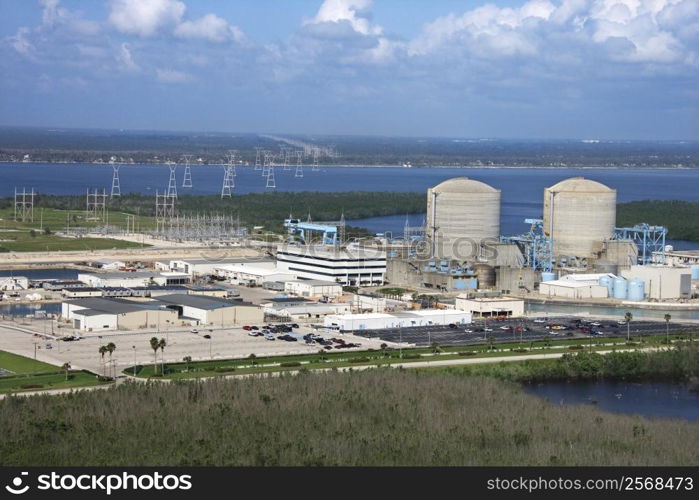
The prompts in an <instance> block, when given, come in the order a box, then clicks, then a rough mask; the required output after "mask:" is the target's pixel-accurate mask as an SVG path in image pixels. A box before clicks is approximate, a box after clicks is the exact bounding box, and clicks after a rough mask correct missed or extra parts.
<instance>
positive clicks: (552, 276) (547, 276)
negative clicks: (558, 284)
mask: <svg viewBox="0 0 699 500" xmlns="http://www.w3.org/2000/svg"><path fill="white" fill-rule="evenodd" d="M555 279H556V275H555V274H553V273H547V272H543V273H541V282H542V283H545V282H547V281H553V280H555Z"/></svg>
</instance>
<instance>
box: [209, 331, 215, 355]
mask: <svg viewBox="0 0 699 500" xmlns="http://www.w3.org/2000/svg"><path fill="white" fill-rule="evenodd" d="M211 340H212V337H211V335H209V359H214V357H213V356H212V355H211Z"/></svg>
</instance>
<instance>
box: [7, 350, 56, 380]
mask: <svg viewBox="0 0 699 500" xmlns="http://www.w3.org/2000/svg"><path fill="white" fill-rule="evenodd" d="M0 369H2V370H5V371H8V372H11V373H12V374H14V375H25V374H27V373H37V372H52V371H56V370H58V369H59V367H58V366H54V365H50V364H48V363H44V362H43V361H35V360H33V359H30V358H25V357H24V356H19V355H17V354H12V353H11V352H6V351H0Z"/></svg>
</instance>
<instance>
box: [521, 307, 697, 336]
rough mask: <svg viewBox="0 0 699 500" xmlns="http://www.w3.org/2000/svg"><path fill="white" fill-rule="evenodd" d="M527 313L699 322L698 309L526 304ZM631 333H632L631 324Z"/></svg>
mask: <svg viewBox="0 0 699 500" xmlns="http://www.w3.org/2000/svg"><path fill="white" fill-rule="evenodd" d="M526 308H527V311H529V312H545V313H549V314H551V315H560V316H570V315H578V314H589V315H590V316H597V317H599V316H615V317H618V318H619V319H620V320H622V319H624V315H625V314H626V313H627V312H629V311H630V312H631V313H632V314H633V317H634V319H654V320H664V316H665V314H667V313H670V314H671V315H672V319H673V320H682V319H697V320H699V309H693V310H680V309H670V308H668V309H642V308H637V307H628V306H622V307H608V306H586V305H578V304H552V303H548V304H534V303H527V306H526ZM631 325H632V333H633V323H631Z"/></svg>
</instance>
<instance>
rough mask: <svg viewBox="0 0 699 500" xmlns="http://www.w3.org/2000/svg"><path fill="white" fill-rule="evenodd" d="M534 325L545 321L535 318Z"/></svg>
mask: <svg viewBox="0 0 699 500" xmlns="http://www.w3.org/2000/svg"><path fill="white" fill-rule="evenodd" d="M534 323H546V320H545V319H542V318H537V319H535V320H534Z"/></svg>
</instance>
